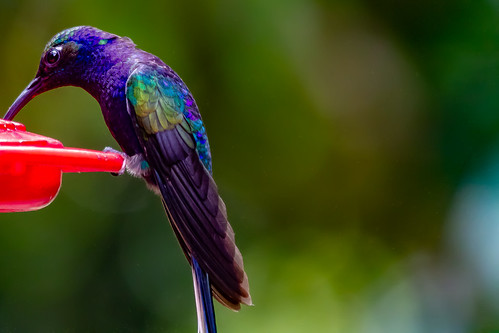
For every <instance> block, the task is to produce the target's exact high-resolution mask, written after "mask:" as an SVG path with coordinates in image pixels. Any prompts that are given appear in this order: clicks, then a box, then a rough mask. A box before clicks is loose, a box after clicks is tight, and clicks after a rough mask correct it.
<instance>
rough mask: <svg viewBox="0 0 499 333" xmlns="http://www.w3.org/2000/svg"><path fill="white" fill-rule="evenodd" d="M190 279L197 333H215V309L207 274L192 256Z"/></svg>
mask: <svg viewBox="0 0 499 333" xmlns="http://www.w3.org/2000/svg"><path fill="white" fill-rule="evenodd" d="M192 279H193V282H194V294H195V296H196V309H197V314H198V333H216V332H217V326H216V322H215V310H214V309H213V298H212V297H211V287H210V281H209V278H208V274H207V273H205V272H204V271H203V270H202V269H201V267H200V266H199V264H198V262H197V260H196V259H195V258H192Z"/></svg>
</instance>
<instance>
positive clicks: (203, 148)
mask: <svg viewBox="0 0 499 333" xmlns="http://www.w3.org/2000/svg"><path fill="white" fill-rule="evenodd" d="M126 96H127V99H128V101H129V103H130V104H131V106H132V107H133V111H134V113H135V115H134V116H135V117H136V118H137V122H138V124H139V126H140V127H141V128H142V130H143V131H144V132H145V133H146V134H147V135H154V134H158V133H160V132H162V131H167V130H172V129H174V128H177V129H178V130H179V132H180V133H181V134H182V138H183V139H184V141H185V143H186V144H187V145H188V146H190V147H191V148H192V149H196V151H197V153H198V155H199V158H200V160H201V161H202V162H203V165H204V166H205V168H206V169H207V170H208V171H210V172H211V169H212V168H211V153H210V146H209V142H208V137H207V135H206V129H205V127H204V124H203V121H202V119H201V115H200V114H199V111H198V108H197V105H196V102H195V101H194V98H193V97H192V95H191V93H190V92H189V89H188V88H187V86H186V85H185V83H184V82H183V81H182V79H180V77H179V76H178V75H177V74H176V73H175V72H173V70H171V69H170V68H169V67H167V66H151V65H145V64H139V65H138V66H136V67H135V68H134V69H132V73H131V75H130V77H129V79H128V81H127V88H126ZM178 126H180V127H178ZM192 140H194V141H192Z"/></svg>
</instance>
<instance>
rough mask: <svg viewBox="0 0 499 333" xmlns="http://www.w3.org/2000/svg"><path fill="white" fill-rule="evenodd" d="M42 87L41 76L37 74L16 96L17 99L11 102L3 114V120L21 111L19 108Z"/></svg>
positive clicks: (10, 118)
mask: <svg viewBox="0 0 499 333" xmlns="http://www.w3.org/2000/svg"><path fill="white" fill-rule="evenodd" d="M41 87H42V78H41V77H39V76H37V77H35V78H34V79H33V81H31V82H30V84H28V86H27V87H26V89H24V91H23V92H22V93H21V94H20V95H19V96H18V97H17V99H16V100H15V101H14V103H12V105H11V106H10V108H9V110H8V111H7V113H6V114H5V116H3V119H5V120H12V119H14V117H15V116H16V114H17V113H18V112H19V111H21V109H22V108H23V107H24V106H25V105H26V104H28V102H29V101H30V100H31V99H33V97H35V96H36V95H38V94H39V93H40V92H41V91H40V90H41Z"/></svg>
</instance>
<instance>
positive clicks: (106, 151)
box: [103, 147, 130, 176]
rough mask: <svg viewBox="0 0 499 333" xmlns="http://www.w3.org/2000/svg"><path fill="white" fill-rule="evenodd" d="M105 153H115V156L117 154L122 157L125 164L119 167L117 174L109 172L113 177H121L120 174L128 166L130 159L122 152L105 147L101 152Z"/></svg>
mask: <svg viewBox="0 0 499 333" xmlns="http://www.w3.org/2000/svg"><path fill="white" fill-rule="evenodd" d="M103 151H104V152H105V153H115V154H119V155H121V156H123V159H124V160H125V163H123V166H122V167H121V169H120V171H118V172H111V175H113V176H121V175H122V174H124V173H125V171H126V169H127V165H128V162H129V160H130V157H129V156H128V155H127V154H125V153H124V152H121V151H119V150H116V149H114V148H111V147H106V148H104V150H103Z"/></svg>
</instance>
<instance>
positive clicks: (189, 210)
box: [5, 27, 251, 332]
mask: <svg viewBox="0 0 499 333" xmlns="http://www.w3.org/2000/svg"><path fill="white" fill-rule="evenodd" d="M66 85H73V86H78V87H82V88H83V89H85V90H86V91H88V92H89V93H90V94H91V95H92V96H93V97H94V98H95V99H96V100H97V101H98V102H99V104H100V106H101V109H102V113H103V116H104V119H105V121H106V124H107V126H108V128H109V130H110V131H111V134H112V135H113V137H114V138H115V139H116V141H117V142H118V144H119V145H120V146H121V148H122V150H123V151H124V153H125V154H126V155H127V156H128V168H129V170H130V171H131V172H132V173H133V174H134V175H138V176H142V177H143V178H144V179H145V180H146V182H147V183H148V184H149V185H150V186H151V187H153V188H154V189H155V190H156V192H157V193H160V194H161V196H162V201H163V205H164V207H165V211H166V213H167V215H168V218H169V220H170V223H171V225H172V227H173V230H174V232H175V234H176V236H177V238H178V240H179V242H180V245H181V247H182V249H183V251H184V253H185V255H186V257H187V259H188V260H189V262H190V263H191V265H192V266H193V277H194V286H195V292H196V293H195V294H196V303H197V305H198V320H199V328H200V330H201V331H203V332H204V331H206V332H215V331H216V326H215V318H214V313H213V305H212V302H211V292H210V290H209V286H210V284H211V289H212V292H213V295H214V296H215V297H216V298H217V300H219V301H220V302H221V303H222V304H224V305H225V306H227V307H229V308H231V309H234V310H237V309H239V308H240V304H241V303H243V304H248V305H249V304H251V297H250V295H249V286H248V278H247V276H246V273H245V272H244V267H243V261H242V256H241V254H240V252H239V250H238V249H237V247H236V245H235V241H234V232H233V231H232V228H231V226H230V224H229V222H228V221H227V213H226V209H225V204H224V203H223V201H222V199H221V198H220V197H219V195H218V190H217V186H216V184H215V182H214V181H213V178H212V177H211V169H212V166H211V153H210V147H209V142H208V137H207V134H206V129H205V127H204V124H203V122H202V120H201V115H200V113H199V111H198V107H197V105H196V102H195V101H194V98H193V97H192V95H191V93H190V92H189V90H188V89H187V86H186V85H185V83H184V82H183V81H182V80H181V79H180V77H179V76H178V75H177V74H176V73H175V72H174V71H173V70H172V69H171V68H170V67H168V66H167V65H166V64H165V63H163V62H162V61H161V60H160V59H159V58H158V57H156V56H154V55H152V54H150V53H147V52H145V51H142V50H140V49H138V48H136V47H135V44H134V43H133V42H132V41H131V40H130V39H129V38H126V37H119V36H117V35H113V34H110V33H108V32H104V31H101V30H99V29H96V28H93V27H75V28H71V29H68V30H65V31H63V32H61V33H59V34H57V35H56V36H54V38H52V40H51V41H50V42H49V43H48V44H47V46H46V48H45V50H44V53H43V55H42V59H41V61H40V66H39V70H38V73H37V75H36V77H35V79H34V80H33V81H32V83H31V84H30V85H29V86H28V87H27V88H26V90H25V91H24V92H23V93H22V94H21V95H20V96H19V98H18V99H17V100H16V101H15V102H14V104H13V105H12V106H11V108H10V109H9V111H8V112H7V114H6V116H5V118H7V119H12V118H13V117H14V116H15V114H16V113H17V112H18V111H19V110H20V109H21V108H22V107H23V106H24V105H25V104H26V103H27V102H28V101H29V100H30V99H31V98H33V97H34V96H36V95H38V94H40V93H43V92H44V91H47V90H50V89H54V88H57V87H61V86H66Z"/></svg>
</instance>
